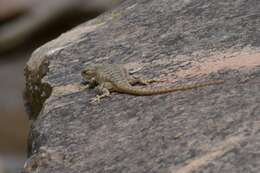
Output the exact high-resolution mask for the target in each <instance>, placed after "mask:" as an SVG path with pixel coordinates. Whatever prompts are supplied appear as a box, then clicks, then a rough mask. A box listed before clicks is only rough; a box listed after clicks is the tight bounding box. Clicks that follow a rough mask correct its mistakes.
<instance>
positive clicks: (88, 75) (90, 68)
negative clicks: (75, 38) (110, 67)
mask: <svg viewBox="0 0 260 173" xmlns="http://www.w3.org/2000/svg"><path fill="white" fill-rule="evenodd" d="M96 70H97V67H96V65H93V64H90V65H87V66H86V67H85V68H84V69H83V70H81V76H82V77H83V78H84V79H86V80H91V79H92V78H94V77H95V76H96Z"/></svg>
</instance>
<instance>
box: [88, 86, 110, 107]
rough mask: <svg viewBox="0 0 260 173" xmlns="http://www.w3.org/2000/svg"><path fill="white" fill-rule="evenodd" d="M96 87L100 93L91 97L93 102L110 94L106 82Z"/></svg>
mask: <svg viewBox="0 0 260 173" xmlns="http://www.w3.org/2000/svg"><path fill="white" fill-rule="evenodd" d="M95 89H96V90H97V92H98V93H99V94H98V95H96V97H94V98H92V99H91V102H92V103H95V102H97V103H99V102H100V100H101V99H102V98H104V97H108V96H110V92H109V88H107V87H106V84H100V85H98V86H97V87H96V88H95Z"/></svg>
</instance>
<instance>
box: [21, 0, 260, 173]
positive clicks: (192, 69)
mask: <svg viewBox="0 0 260 173" xmlns="http://www.w3.org/2000/svg"><path fill="white" fill-rule="evenodd" d="M259 11H260V2H259V1H258V0H218V1H215V0H192V1H190V0H186V1H183V0H165V1H158V0H138V1H137V0H125V1H124V2H123V3H122V4H121V5H120V6H118V7H117V8H115V9H113V10H112V11H109V12H106V13H105V14H103V15H101V16H99V17H97V18H96V19H94V20H91V21H89V22H87V23H84V24H82V25H80V26H78V27H77V28H75V29H73V30H72V31H70V32H67V33H65V34H63V35H61V36H60V37H59V38H57V39H56V40H53V41H51V42H49V43H47V44H45V45H44V46H42V47H41V48H39V49H37V50H36V51H35V52H34V53H33V55H32V57H31V59H30V60H29V62H28V63H27V67H26V73H25V75H26V80H27V86H26V91H25V99H26V102H27V108H28V110H29V111H30V116H31V118H33V119H34V122H33V125H32V129H31V134H30V151H29V152H30V158H29V159H28V161H27V162H26V164H25V169H24V171H25V172H40V173H49V172H52V173H74V172H75V173H76V172H77V173H81V172H84V173H86V172H88V173H101V172H102V173H167V172H168V173H194V172H196V173H199V172H203V173H208V172H210V173H219V172H221V173H238V172H241V173H242V172H243V173H246V172H250V173H258V172H259V170H260V154H259V148H260V104H259V103H260V92H259V91H260V49H259V46H260V30H259V28H260V15H259ZM100 62H108V63H121V64H126V66H127V67H128V68H131V69H136V68H137V69H139V71H138V72H137V73H139V74H142V75H145V76H147V77H160V78H162V79H165V80H166V81H167V83H160V84H157V86H164V85H170V86H174V85H179V84H186V83H195V82H201V81H209V80H216V79H223V80H225V83H224V84H223V85H217V86H210V87H206V88H201V89H195V90H190V91H184V92H176V93H171V94H162V95H157V96H146V97H142V96H140V97H136V96H131V95H127V94H118V93H113V94H112V96H111V97H109V98H105V99H103V100H102V101H101V103H99V104H91V103H90V99H91V98H92V97H94V96H95V94H96V93H95V91H94V90H84V89H83V87H82V86H81V85H80V82H81V76H80V70H81V69H82V68H83V67H84V66H85V65H86V64H88V63H100ZM157 86H153V87H157Z"/></svg>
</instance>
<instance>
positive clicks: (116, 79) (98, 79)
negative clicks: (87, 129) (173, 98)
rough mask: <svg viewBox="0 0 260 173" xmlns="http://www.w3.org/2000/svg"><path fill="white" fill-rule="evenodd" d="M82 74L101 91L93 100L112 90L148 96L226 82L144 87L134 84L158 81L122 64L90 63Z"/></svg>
mask: <svg viewBox="0 0 260 173" xmlns="http://www.w3.org/2000/svg"><path fill="white" fill-rule="evenodd" d="M81 76H82V77H83V79H84V80H85V81H87V82H88V84H89V88H91V87H92V88H93V87H95V88H96V89H97V91H98V93H99V95H97V96H96V97H95V98H94V99H92V102H99V101H100V99H101V98H104V97H108V96H110V92H119V93H125V94H130V95H136V96H148V95H156V94H163V93H169V92H176V91H184V90H189V89H194V88H200V87H205V86H209V85H216V84H222V83H224V81H223V80H215V81H210V82H205V83H196V84H190V85H183V86H177V87H159V88H143V87H136V86H133V85H134V84H137V83H139V84H144V85H147V84H148V83H152V82H157V80H154V79H150V80H145V79H143V78H140V77H136V76H132V75H129V72H128V70H127V69H126V68H125V67H124V66H123V65H121V64H109V63H101V64H89V65H87V66H86V67H85V68H84V69H83V70H81Z"/></svg>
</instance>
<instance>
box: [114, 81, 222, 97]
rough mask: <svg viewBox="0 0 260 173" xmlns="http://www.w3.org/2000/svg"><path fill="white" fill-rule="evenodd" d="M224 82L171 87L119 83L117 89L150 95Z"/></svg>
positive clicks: (129, 92) (217, 82)
mask: <svg viewBox="0 0 260 173" xmlns="http://www.w3.org/2000/svg"><path fill="white" fill-rule="evenodd" d="M222 83H224V81H223V80H217V81H210V82H205V83H197V84H191V85H184V86H177V87H170V88H139V87H133V86H131V85H128V86H125V85H118V86H117V90H118V92H122V93H128V94H132V95H138V96H148V95H156V94H163V93H169V92H176V91H184V90H190V89H195V88H200V87H206V86H209V85H218V84H222Z"/></svg>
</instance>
